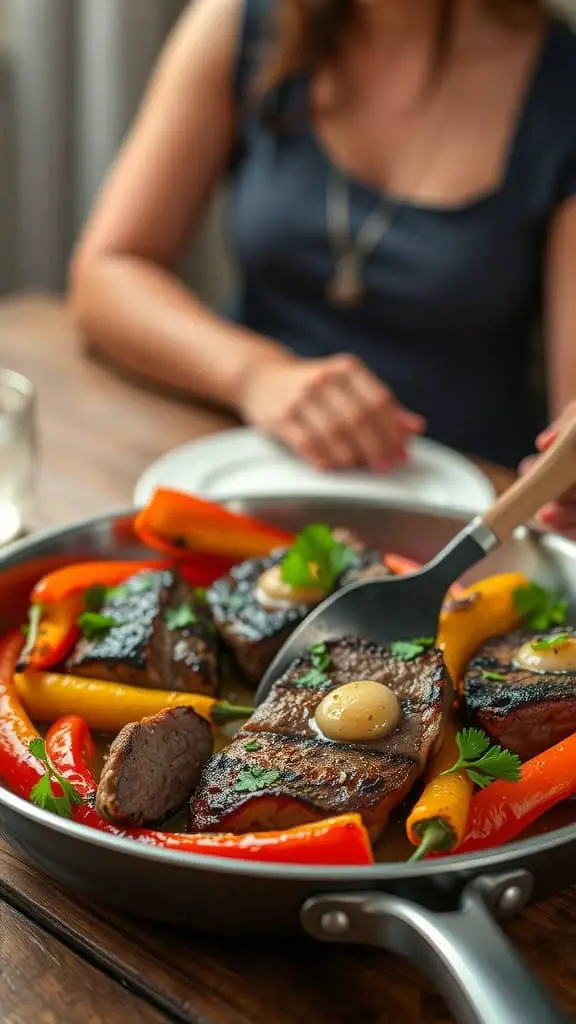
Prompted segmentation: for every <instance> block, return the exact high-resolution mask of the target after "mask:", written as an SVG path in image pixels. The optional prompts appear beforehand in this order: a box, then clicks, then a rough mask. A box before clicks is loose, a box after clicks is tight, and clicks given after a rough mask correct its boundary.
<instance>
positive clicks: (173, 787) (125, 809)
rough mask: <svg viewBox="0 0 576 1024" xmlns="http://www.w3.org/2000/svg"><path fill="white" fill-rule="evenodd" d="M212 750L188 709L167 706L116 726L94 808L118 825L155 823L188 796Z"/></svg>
mask: <svg viewBox="0 0 576 1024" xmlns="http://www.w3.org/2000/svg"><path fill="white" fill-rule="evenodd" d="M211 753H212V730H211V728H210V726H209V724H208V722H206V721H205V719H204V718H201V717H200V715H197V714H196V712H195V711H194V710H193V709H192V708H187V707H181V708H167V709H166V710H165V711H161V712H160V714H158V715H152V716H151V717H150V718H143V719H142V721H141V722H132V723H131V724H130V725H125V726H124V728H123V729H121V730H120V732H119V733H118V735H117V737H116V739H115V740H114V742H113V743H112V746H111V747H110V753H109V755H108V758H107V760H106V764H105V765H104V768H103V770H102V775H101V777H100V784H99V786H98V793H97V796H96V810H97V811H98V813H99V814H101V815H102V816H103V817H105V818H108V819H109V820H110V821H114V822H116V823H117V824H119V825H132V826H136V827H138V826H140V825H159V824H161V823H162V822H163V821H166V818H169V817H170V815H171V814H175V813H176V811H179V810H180V809H181V808H182V807H184V806H185V804H186V801H187V800H189V799H190V797H191V795H192V793H193V792H194V789H195V788H196V785H197V783H198V779H199V778H200V773H201V771H202V766H203V764H204V763H205V761H207V759H208V758H209V757H210V754H211Z"/></svg>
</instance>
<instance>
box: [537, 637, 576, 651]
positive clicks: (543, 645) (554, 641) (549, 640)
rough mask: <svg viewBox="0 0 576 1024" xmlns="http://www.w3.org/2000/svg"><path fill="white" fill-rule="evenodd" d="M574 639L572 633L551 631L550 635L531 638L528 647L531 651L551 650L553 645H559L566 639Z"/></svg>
mask: <svg viewBox="0 0 576 1024" xmlns="http://www.w3.org/2000/svg"><path fill="white" fill-rule="evenodd" d="M574 639H576V638H575V637H574V636H573V635H572V633H553V634H552V636H543V637H540V638H539V639H538V640H533V641H532V643H531V644H530V647H531V648H532V650H533V651H552V650H554V648H555V647H561V645H562V644H565V643H566V641H567V640H574Z"/></svg>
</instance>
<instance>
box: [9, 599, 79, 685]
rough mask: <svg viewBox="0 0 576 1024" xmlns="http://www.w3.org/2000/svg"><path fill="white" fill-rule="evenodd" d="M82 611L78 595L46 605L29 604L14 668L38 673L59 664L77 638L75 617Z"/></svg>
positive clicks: (77, 630)
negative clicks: (26, 632) (20, 651)
mask: <svg viewBox="0 0 576 1024" xmlns="http://www.w3.org/2000/svg"><path fill="white" fill-rule="evenodd" d="M82 608H83V600H82V595H81V594H70V595H69V596H68V597H66V598H64V599H63V600H62V601H57V602H55V603H52V604H47V605H43V604H37V603H36V602H33V603H32V605H31V607H30V615H29V625H28V636H27V639H26V644H25V646H24V649H23V650H22V653H21V655H20V659H19V661H18V668H19V669H23V668H26V669H34V670H36V671H39V670H40V669H45V668H51V667H52V666H53V665H58V664H59V663H60V662H61V661H63V659H64V658H65V657H66V655H67V654H68V653H69V652H70V651H71V650H72V648H73V646H74V644H75V643H76V640H77V639H78V637H79V635H80V630H79V628H78V616H79V615H80V613H81V611H82Z"/></svg>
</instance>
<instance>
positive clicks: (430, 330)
mask: <svg viewBox="0 0 576 1024" xmlns="http://www.w3.org/2000/svg"><path fill="white" fill-rule="evenodd" d="M575 95H576V38H574V37H573V36H572V35H571V33H570V32H569V30H568V29H567V28H566V27H565V26H563V25H561V24H560V23H559V22H557V21H555V20H551V19H550V18H549V17H548V16H547V15H546V13H545V11H544V9H543V8H542V6H541V4H540V3H539V2H538V0H436V2H433V0H402V2H401V3H400V2H399V0H279V3H277V4H274V3H273V0H195V2H194V3H193V4H192V5H191V6H190V7H189V9H188V10H187V11H186V13H185V14H184V16H183V18H182V20H181V22H180V24H179V26H178V27H177V29H176V31H175V32H174V34H173V37H172V39H171V41H170V42H169V44H168V46H167V48H166V51H165V53H164V55H163V57H162V59H161V61H160V65H159V68H158V70H157V71H156V74H155V77H154V80H153V82H152V85H151V87H150V91H149V93H148V96H147V99H146V101H145V103H144V106H143V109H142V111H141V113H140V116H139V118H138V120H137V123H136V125H135V127H134V129H133V131H132V133H131V135H130V136H129V138H128V141H127V143H126V145H125V147H124V150H123V152H122V154H121V157H120V159H119V161H118V164H117V166H116V167H115V169H114V170H113V172H112V175H111V178H110V181H109V182H108V184H107V186H106V188H105V189H104V192H103V195H102V197H101V199H100V201H99V204H98V207H97V209H96V211H95V213H94V215H93V217H92V220H91V223H90V224H89V226H88V229H87V231H86V234H85V236H84V239H83V240H82V242H81V243H80V246H79V249H78V252H77V254H76V257H75V260H74V265H73V272H72V301H73V307H74V310H75V314H76V317H77V320H78V323H79V325H80V327H81V328H82V330H83V331H84V333H85V334H86V335H87V336H88V338H89V339H90V340H91V342H92V343H93V344H94V345H95V346H97V347H99V348H100V349H101V350H102V351H104V352H106V353H108V354H110V355H112V356H114V358H116V359H117V360H118V361H119V362H121V363H123V364H125V365H126V366H128V367H130V368H132V369H135V370H142V369H143V368H145V372H146V373H147V374H148V375H149V376H151V377H153V378H155V379H156V380H159V381H162V382H164V383H166V384H169V385H176V386H178V387H180V388H182V389H184V390H185V391H187V392H189V393H190V394H194V395H198V396H202V397H205V398H209V399H212V400H216V401H217V402H220V403H222V404H225V405H227V406H230V407H232V408H233V409H235V410H237V411H238V412H239V413H240V415H241V416H242V417H243V418H244V419H245V420H246V421H248V422H250V423H253V424H256V425H257V426H259V427H261V428H262V429H264V430H266V431H268V432H269V433H271V434H273V435H275V436H277V437H278V438H280V439H281V440H282V441H284V442H285V443H287V444H288V445H290V446H291V447H292V448H293V449H294V450H295V451H297V452H298V453H300V454H301V455H302V456H303V457H304V458H306V459H308V460H309V461H310V462H312V463H313V464H315V465H317V466H319V467H325V468H329V467H349V466H353V465H364V466H368V467H369V468H371V469H372V470H374V471H383V470H385V469H386V468H388V467H390V466H392V465H394V464H396V463H398V462H399V461H402V460H403V459H405V458H406V446H407V442H408V440H409V438H410V436H411V435H413V434H417V433H420V432H422V431H424V430H425V431H426V432H427V433H428V434H429V435H430V436H432V437H434V438H437V439H438V440H439V441H443V442H445V443H447V444H449V445H452V446H454V447H456V448H460V449H462V450H464V451H467V452H469V453H471V454H474V455H478V456H483V457H485V458H488V459H492V460H494V461H497V462H499V463H502V464H505V465H508V466H515V465H517V464H518V462H519V461H520V459H521V458H522V457H523V456H524V455H526V454H527V453H528V452H530V451H531V450H533V448H534V438H535V437H536V435H537V434H538V433H539V432H540V431H541V430H542V429H543V428H544V426H545V423H546V411H545V402H544V400H543V398H542V397H539V395H538V389H537V388H535V387H533V385H532V382H531V377H530V367H531V365H532V361H533V360H532V354H531V353H532V349H531V345H532V337H533V333H534V328H535V326H536V325H537V324H538V323H539V322H540V321H541V320H542V318H543V322H544V333H545V337H546V357H547V372H548V393H549V404H550V408H551V410H552V414H553V415H558V414H559V413H560V412H561V411H562V410H563V409H564V407H565V406H566V405H567V403H568V402H569V401H570V399H571V398H573V397H575V396H576V349H575V346H574V344H573V338H574V335H575V333H576V290H575V289H574V280H575V279H576V199H575V196H576V116H575V115H574V112H573V111H574V100H573V97H574V96H575ZM226 174H228V175H229V180H230V211H231V217H230V223H231V236H232V242H233V246H234V250H235V252H236V255H237V257H238V260H239V264H240V270H241V276H242V288H241V293H240V295H239V296H238V300H237V303H236V306H235V310H234V315H233V316H232V317H230V318H228V319H224V318H221V317H219V316H216V315H214V314H213V313H212V312H210V311H209V310H208V309H206V308H205V307H204V306H203V305H202V304H201V303H200V302H199V300H198V299H196V298H195V297H194V296H193V295H191V294H190V293H189V292H188V291H187V290H186V289H184V288H183V286H182V285H181V284H180V283H179V281H178V279H177V277H176V275H175V272H174V268H175V267H176V266H177V265H178V263H179V261H180V259H181V257H182V255H183V253H184V250H185V247H186V243H187V241H188V238H189V235H190V233H191V232H192V231H193V229H194V227H195V226H196V224H197V222H198V219H199V217H200V215H201V213H202V211H203V209H204V207H205V205H206V202H207V200H208V197H209V195H210V194H211V192H212V190H213V188H214V186H215V185H216V183H217V182H218V181H219V180H221V179H222V178H223V177H224V176H225V175H226ZM549 511H550V510H549Z"/></svg>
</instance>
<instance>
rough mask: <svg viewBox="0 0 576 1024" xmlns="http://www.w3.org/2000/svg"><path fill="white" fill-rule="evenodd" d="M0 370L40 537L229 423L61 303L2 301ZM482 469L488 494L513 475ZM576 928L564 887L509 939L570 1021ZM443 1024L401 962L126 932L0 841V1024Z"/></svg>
mask: <svg viewBox="0 0 576 1024" xmlns="http://www.w3.org/2000/svg"><path fill="white" fill-rule="evenodd" d="M0 363H1V364H3V365H5V366H10V367H11V368H13V369H18V370H20V371H21V372H23V373H26V374H27V375H28V376H30V377H31V378H32V379H33V380H34V381H35V383H36V386H37V389H38V395H39V422H40V436H41V441H42V465H41V473H40V477H39V482H38V493H37V500H36V513H35V517H34V523H33V524H32V525H34V526H48V525H54V524H57V523H61V522H64V521H68V520H71V519H73V518H77V517H79V516H82V515H86V514H92V513H95V512H99V511H104V510H106V509H109V508H113V507H121V506H125V505H127V504H129V502H130V496H131V493H132V490H133V487H134V483H135V481H136V479H137V477H138V475H139V474H140V473H141V472H142V470H143V469H144V468H145V466H146V465H148V464H149V463H150V461H151V460H152V459H154V458H156V457H157V456H158V455H160V454H161V453H162V452H163V451H165V450H167V449H169V448H171V447H173V446H175V445H178V444H182V443H184V442H185V441H187V440H189V439H191V438H194V437H199V436H201V435H203V434H206V433H210V432H213V431H216V430H218V429H221V428H222V427H225V426H229V425H230V424H231V423H232V422H233V421H232V420H231V419H230V418H229V417H227V416H226V415H224V414H222V413H220V412H217V411H214V410H211V409H208V408H200V407H197V406H191V405H186V404H185V403H183V402H179V401H175V400H174V399H172V398H168V397H166V396H163V395H158V394H154V393H153V392H151V391H149V390H145V389H142V388H140V387H138V386H136V385H135V384H134V383H133V382H130V381H127V380H121V379H120V378H118V377H117V376H115V375H113V374H112V373H110V371H109V370H108V369H106V368H105V367H102V366H99V365H97V364H96V363H94V362H92V361H90V360H88V359H87V358H86V357H85V356H84V355H83V353H82V350H81V347H80V346H79V344H78V341H77V339H76V338H75V336H74V332H73V330H72V328H71V325H70V323H69V320H68V318H67V316H66V313H65V311H64V309H63V307H62V305H61V304H60V303H59V302H57V301H56V300H52V299H45V298H42V297H34V298H19V299H15V300H12V301H10V302H8V303H4V304H0ZM484 468H485V469H486V471H487V472H488V473H489V475H490V476H491V478H492V479H493V481H494V482H495V485H496V486H497V488H498V489H500V488H501V487H502V486H504V485H505V484H506V482H508V480H509V478H510V475H509V474H508V473H507V472H506V471H501V470H497V469H495V468H494V467H484ZM575 925H576V892H575V891H574V890H570V891H568V892H565V893H563V894H560V895H558V896H557V897H555V898H554V899H551V900H548V901H547V902H546V903H543V904H540V905H538V906H536V907H533V908H531V909H529V910H528V911H527V912H525V913H524V914H522V915H521V916H519V917H518V918H516V919H514V920H513V921H512V922H511V923H509V924H508V925H507V926H506V930H507V932H508V934H509V935H510V937H511V939H512V940H513V941H514V943H515V944H516V945H517V947H518V949H519V951H520V952H521V953H522V955H523V956H524V957H525V958H526V960H527V962H528V965H529V967H530V969H531V970H532V971H534V973H535V974H536V975H537V976H538V977H539V978H541V980H542V981H543V982H544V983H545V984H546V985H547V986H548V987H549V989H550V991H551V992H552V994H553V995H554V996H555V998H556V999H557V1001H558V1003H559V1004H560V1005H561V1006H562V1007H563V1008H564V1010H565V1012H566V1013H568V1015H569V1016H570V1017H571V1018H572V1017H573V1018H574V1019H576V927H575ZM511 998H513V994H511ZM451 1019H452V1018H451V1017H450V1015H449V1014H448V1013H447V1010H446V1007H445V1006H444V1004H443V1002H442V1000H441V999H440V997H439V996H438V994H437V993H436V992H435V991H434V988H433V986H432V985H431V984H430V983H429V982H428V981H427V980H425V979H424V978H423V977H422V976H421V975H420V974H419V973H418V972H417V971H415V970H414V969H413V968H412V967H410V966H409V965H408V964H407V963H405V962H404V961H402V960H400V959H398V958H397V957H394V956H391V955H388V954H385V953H381V952H378V951H374V950H358V949H343V948H336V947H322V946H315V945H312V944H311V943H310V942H308V941H305V940H303V941H302V942H299V943H297V944H290V945H287V944H276V945H274V944H270V942H267V943H266V944H263V943H262V944H259V943H255V942H253V941H250V942H244V941H241V940H231V939H225V938H213V937H212V938H207V937H203V936H201V935H197V934H183V933H180V932H178V931H176V930H174V929H168V928H162V927H159V926H158V925H152V924H149V923H146V922H143V921H138V920H131V919H129V918H126V917H123V916H120V915H118V914H115V913H113V912H111V911H108V910H104V909H102V908H97V907H90V906H87V905H85V904H83V903H81V902H80V901H78V900H77V899H76V898H75V897H74V895H73V894H70V893H66V892H63V891H61V890H60V889H59V888H58V887H57V886H55V885H54V883H52V882H51V881H50V880H49V879H47V878H46V877H45V876H44V875H42V873H41V872H39V871H37V870H36V869H35V868H34V867H31V866H30V865H28V864H27V863H26V862H25V861H24V860H23V858H22V857H21V856H20V855H19V854H18V853H16V852H15V851H14V850H13V849H12V848H11V847H10V845H9V844H8V843H7V842H2V841H1V840H0V1020H1V1021H2V1022H3V1024H34V1022H38V1024H53V1022H54V1024H77V1022H78V1024H79V1022H80V1021H82V1022H87V1024H93V1022H94V1024H100V1022H106V1024H132V1022H133V1021H134V1022H136V1021H138V1022H142V1024H159V1022H164V1024H165V1022H169V1021H183V1022H185V1024H449V1022H450V1021H451ZM495 1024H497V1022H495ZM519 1024H520V1022H519Z"/></svg>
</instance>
